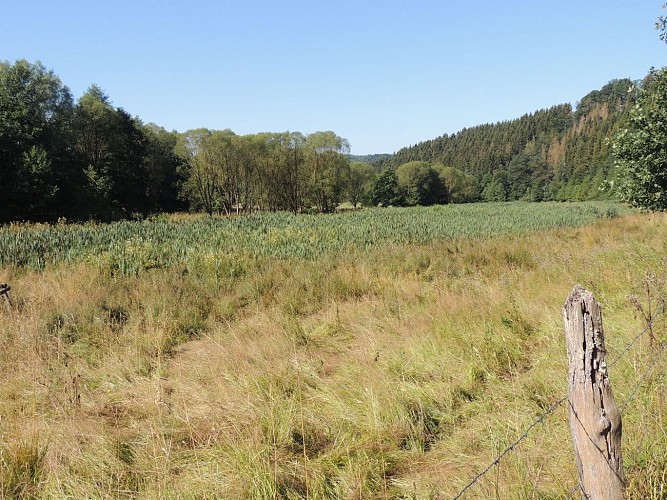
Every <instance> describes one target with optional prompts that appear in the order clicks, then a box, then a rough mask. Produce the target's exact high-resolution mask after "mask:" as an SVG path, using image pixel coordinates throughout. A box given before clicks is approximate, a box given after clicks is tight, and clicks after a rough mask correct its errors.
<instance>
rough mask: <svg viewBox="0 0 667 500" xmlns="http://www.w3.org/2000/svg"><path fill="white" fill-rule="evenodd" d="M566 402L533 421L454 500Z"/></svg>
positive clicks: (563, 399)
mask: <svg viewBox="0 0 667 500" xmlns="http://www.w3.org/2000/svg"><path fill="white" fill-rule="evenodd" d="M566 400H567V397H564V398H562V399H560V400H558V401H556V402H555V403H554V404H552V405H551V406H550V407H549V409H547V411H545V412H544V413H543V414H542V415H541V416H540V417H539V418H538V419H537V420H535V421H534V422H533V423H532V424H530V426H529V427H528V428H527V429H526V430H525V431H524V433H523V434H522V435H521V437H519V439H517V440H516V441H514V442H513V443H512V444H511V445H509V446H508V447H507V448H505V451H503V452H502V453H501V454H500V455H498V457H496V459H495V460H494V461H493V462H491V463H490V464H489V465H488V467H487V468H486V469H484V470H483V471H482V472H480V473H479V474H477V475H476V476H475V477H474V478H472V480H471V481H470V482H469V483H468V484H467V485H466V486H465V488H463V489H462V490H461V491H460V492H459V494H458V495H456V496H455V497H454V500H457V499H458V498H461V496H463V494H464V493H465V492H466V491H467V490H468V489H469V488H471V487H472V486H473V485H474V484H475V483H476V482H477V481H479V480H480V479H481V478H482V477H484V476H485V475H486V473H487V472H489V471H490V470H491V468H492V467H493V466H494V465H496V464H498V463H499V462H500V461H501V460H502V458H503V457H504V456H505V455H507V454H508V453H509V452H510V451H512V450H513V449H514V448H515V447H516V446H517V445H518V444H519V443H520V442H521V441H523V440H524V439H526V438H527V437H528V433H529V432H530V431H531V429H532V428H533V427H535V426H536V425H538V424H539V423H540V422H542V421H543V420H544V419H545V418H547V417H548V416H549V415H551V413H553V411H554V410H555V409H556V408H558V407H559V406H560V405H562V404H563V403H564V402H565V401H566Z"/></svg>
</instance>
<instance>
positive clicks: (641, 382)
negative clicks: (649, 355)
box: [621, 342, 665, 415]
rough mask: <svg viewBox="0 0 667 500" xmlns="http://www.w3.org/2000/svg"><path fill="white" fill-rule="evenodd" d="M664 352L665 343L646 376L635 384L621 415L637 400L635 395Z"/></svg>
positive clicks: (647, 370)
mask: <svg viewBox="0 0 667 500" xmlns="http://www.w3.org/2000/svg"><path fill="white" fill-rule="evenodd" d="M664 351H665V343H664V342H663V344H662V345H661V346H660V348H659V352H658V354H656V356H655V359H654V360H653V362H652V363H651V364H650V366H649V367H648V368H647V369H646V371H645V372H644V374H643V375H642V376H641V377H640V378H639V382H637V384H635V387H634V388H633V389H632V392H630V395H629V396H628V397H627V398H626V399H625V401H624V402H623V406H622V407H621V415H622V414H623V413H624V412H625V409H626V408H627V406H628V405H629V404H630V403H631V402H632V400H633V399H634V398H635V394H636V393H637V391H638V390H639V388H640V387H641V386H642V384H643V383H644V381H645V380H646V379H647V377H648V374H649V373H651V370H653V368H654V367H655V365H657V364H658V361H660V360H661V359H662V354H663V353H664Z"/></svg>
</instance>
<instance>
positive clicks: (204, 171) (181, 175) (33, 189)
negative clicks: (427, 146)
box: [0, 60, 449, 223]
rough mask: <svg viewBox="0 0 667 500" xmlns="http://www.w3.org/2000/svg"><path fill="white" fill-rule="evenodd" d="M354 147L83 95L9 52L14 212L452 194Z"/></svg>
mask: <svg viewBox="0 0 667 500" xmlns="http://www.w3.org/2000/svg"><path fill="white" fill-rule="evenodd" d="M349 152H350V145H349V143H348V141H347V140H346V139H344V138H342V137H339V136H338V135H336V134H335V133H334V132H331V131H325V132H315V133H311V134H307V135H304V134H302V133H300V132H281V133H259V134H253V135H245V136H241V135H237V134H235V133H234V132H232V131H231V130H208V129H196V130H189V131H187V132H184V133H178V132H175V131H171V132H170V131H167V130H165V129H164V128H163V127H160V126H158V125H155V124H152V123H148V124H146V123H143V122H142V121H141V120H140V119H139V118H137V117H133V116H132V115H130V113H128V112H127V111H126V110H124V109H123V108H121V107H115V106H113V105H112V103H111V100H110V99H109V97H108V96H107V95H106V94H105V93H104V92H103V91H102V89H101V88H100V87H99V86H97V85H91V86H90V87H89V88H88V89H87V90H86V91H85V92H84V94H83V95H82V96H81V97H79V98H78V99H76V100H75V99H74V98H73V96H72V94H71V92H70V90H69V89H68V87H67V86H65V85H64V84H63V83H62V81H61V80H60V78H59V77H58V76H57V75H56V74H55V73H54V72H53V71H51V70H47V69H46V68H45V67H44V66H43V65H42V64H41V63H39V62H37V63H34V64H32V63H30V62H28V61H25V60H19V61H16V62H15V63H14V64H10V63H9V62H2V63H0V186H1V188H0V189H1V190H2V191H1V192H0V222H3V223H6V222H10V221H17V220H31V221H49V220H56V219H58V218H61V217H65V218H67V219H73V220H87V219H96V220H112V219H118V218H130V217H136V216H147V215H149V214H152V213H159V212H171V211H178V210H201V211H205V212H207V213H209V214H212V213H223V214H232V213H250V212H252V211H254V210H288V211H292V212H295V213H296V212H302V211H318V212H331V211H333V210H335V209H336V207H337V206H338V205H339V204H340V203H341V202H343V201H351V202H352V204H353V206H354V207H356V206H358V205H359V204H361V203H363V204H369V203H373V204H384V205H388V204H397V205H398V204H400V205H406V204H431V203H445V202H447V201H448V199H449V198H448V196H447V193H446V189H445V187H444V185H443V184H442V183H440V184H438V186H437V187H433V186H430V187H429V189H432V190H433V193H431V194H429V195H426V194H422V193H421V192H418V191H420V190H421V189H422V188H421V187H420V186H419V185H418V184H419V182H421V181H420V180H419V179H421V177H419V176H420V175H422V176H423V174H424V169H423V168H422V167H420V168H417V169H414V168H408V169H403V170H404V171H406V172H404V173H403V174H401V175H400V176H399V177H400V178H397V185H396V190H397V193H395V196H394V195H390V197H389V198H387V196H386V194H387V193H386V189H384V188H385V187H386V186H384V187H382V186H383V183H384V182H385V179H384V178H383V177H382V176H381V175H380V172H379V171H378V169H376V168H373V167H372V166H370V165H369V164H368V163H367V162H360V161H351V160H350V155H349ZM399 173H400V172H399ZM429 175H431V177H429V179H431V180H437V181H438V182H440V181H439V177H437V175H436V176H435V177H433V175H432V174H430V173H429ZM427 177H428V175H427ZM424 179H426V178H424ZM392 196H393V197H392Z"/></svg>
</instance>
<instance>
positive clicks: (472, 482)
mask: <svg viewBox="0 0 667 500" xmlns="http://www.w3.org/2000/svg"><path fill="white" fill-rule="evenodd" d="M664 312H665V308H664V307H663V308H662V309H660V310H659V311H657V312H656V313H655V314H654V315H653V316H652V317H651V318H650V319H649V321H648V322H647V323H646V326H645V327H644V329H643V330H642V331H641V332H639V333H638V334H637V335H636V336H635V337H634V338H633V339H632V340H631V341H630V343H629V344H628V345H627V346H626V347H625V349H623V351H621V353H620V354H619V355H618V356H616V358H614V360H613V361H612V362H611V363H609V365H607V368H611V367H612V366H614V365H615V364H616V363H618V362H619V361H620V360H621V358H623V356H625V355H626V354H627V353H628V352H630V350H631V349H632V348H633V347H634V345H635V344H636V343H637V341H638V340H639V339H640V338H641V337H643V336H644V335H646V333H647V332H648V331H649V330H651V328H652V327H653V322H654V320H655V318H656V317H658V316H660V314H662V313H664ZM664 344H665V343H663V345H661V348H660V351H661V354H662V352H664V350H665V345H664ZM660 357H661V356H660V355H657V356H656V359H655V360H654V361H653V363H652V364H651V366H649V368H648V369H647V370H646V372H645V373H644V375H643V376H642V377H641V378H640V380H639V382H638V383H637V385H636V386H635V388H634V389H633V390H632V392H631V394H630V396H629V397H628V398H627V399H626V400H625V402H624V403H623V406H622V408H621V414H622V413H623V412H624V410H625V408H626V407H627V406H628V404H629V403H630V402H631V401H632V399H633V398H634V395H635V393H636V392H637V390H638V389H639V387H640V386H641V385H642V384H643V382H644V380H645V379H646V378H647V377H648V374H649V372H650V371H651V370H652V369H653V367H654V366H655V365H656V364H657V363H658V360H659V359H660ZM567 400H568V398H567V396H565V397H564V398H561V399H559V400H558V401H556V402H555V403H554V404H552V405H551V406H550V407H549V408H548V409H547V410H546V411H545V412H544V413H543V414H542V415H540V416H539V417H538V418H537V420H535V421H534V422H533V423H532V424H530V425H529V426H528V427H527V428H526V430H525V431H524V432H523V434H521V436H519V438H518V439H517V440H516V441H514V442H513V443H512V444H510V445H509V446H508V447H507V448H505V450H504V451H503V452H502V453H501V454H500V455H498V456H497V457H496V458H495V459H494V460H493V462H491V463H490V464H489V465H488V466H487V467H486V468H485V469H484V470H483V471H481V472H480V473H479V474H477V475H475V476H474V477H473V478H472V479H471V480H470V482H469V483H468V484H466V485H465V487H464V488H463V489H462V490H461V491H460V492H459V493H458V495H456V496H455V497H454V499H453V500H458V499H459V498H461V497H463V494H464V493H465V492H466V491H468V490H469V489H470V488H472V487H473V486H474V485H475V484H476V483H477V482H478V481H479V480H480V479H482V478H483V477H484V476H485V475H486V474H487V473H488V472H489V471H490V470H491V469H492V468H493V467H494V466H495V465H498V464H499V463H500V461H501V460H502V459H503V458H504V457H505V455H507V454H509V453H510V452H511V451H513V450H514V448H516V447H517V446H518V445H519V444H520V443H521V442H522V441H523V440H524V439H526V438H527V437H528V434H529V433H530V431H531V430H532V429H533V428H534V427H535V426H537V425H538V424H540V423H541V422H543V421H544V420H545V419H546V418H547V417H548V416H549V415H551V414H552V413H553V412H554V410H555V409H556V408H558V407H559V406H560V405H562V404H563V403H564V402H565V401H567ZM577 489H580V485H579V483H578V482H577V485H576V486H575V488H574V489H573V491H572V492H570V496H568V500H569V499H570V498H572V497H573V495H574V494H576V490H577Z"/></svg>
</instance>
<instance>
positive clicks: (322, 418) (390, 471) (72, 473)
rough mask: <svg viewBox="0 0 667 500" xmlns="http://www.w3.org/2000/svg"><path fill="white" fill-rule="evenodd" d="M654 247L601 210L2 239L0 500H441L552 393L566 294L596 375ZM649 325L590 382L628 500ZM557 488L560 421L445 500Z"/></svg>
mask: <svg viewBox="0 0 667 500" xmlns="http://www.w3.org/2000/svg"><path fill="white" fill-rule="evenodd" d="M666 242H667V217H666V216H665V214H637V213H633V212H630V211H629V210H626V209H625V208H623V207H622V206H620V205H616V204H611V203H582V204H546V203H545V204H532V205H531V204H522V203H509V204H480V205H461V206H446V207H431V208H416V209H383V210H379V209H378V210H362V211H357V212H348V213H341V214H335V215H330V216H314V215H312V216H311V215H299V216H294V215H289V214H282V213H280V214H258V215H255V216H252V217H247V218H232V219H224V218H215V217H213V218H209V217H198V216H197V217H195V216H162V217H158V218H156V219H153V220H148V221H138V222H120V223H115V224H109V225H97V224H85V225H69V224H57V225H20V224H19V225H12V226H8V227H5V228H2V229H0V262H1V266H2V267H1V268H0V282H2V283H4V282H7V283H9V284H10V285H11V287H12V290H11V293H10V296H11V299H12V307H11V308H10V309H6V310H5V309H3V308H2V307H0V498H1V497H7V498H14V497H18V498H22V497H32V498H256V499H263V498H313V499H315V498H403V499H408V498H414V499H422V498H434V499H435V498H453V497H455V496H456V495H457V494H458V493H459V492H460V491H461V490H462V488H464V487H465V485H466V484H467V483H468V482H469V481H470V479H471V478H472V477H473V476H474V475H475V474H476V473H478V472H480V471H481V470H483V469H484V468H485V467H486V466H487V465H488V464H489V463H491V461H492V460H493V459H494V458H495V457H496V456H498V454H499V453H500V452H502V451H503V450H504V449H505V448H506V447H507V446H508V445H509V444H511V443H512V442H514V441H515V440H516V439H517V438H518V437H519V436H521V434H522V433H523V432H524V431H525V430H526V428H527V427H528V426H530V425H531V424H532V423H533V422H534V421H535V420H536V419H537V418H538V417H540V415H542V414H544V412H545V411H546V410H547V409H549V408H550V407H551V406H552V405H553V404H554V403H555V402H557V401H558V400H559V399H561V398H562V397H563V396H564V395H565V394H566V392H567V380H566V373H567V366H566V364H567V360H566V354H565V346H564V340H563V331H562V330H563V326H562V318H561V307H562V304H563V302H564V300H565V298H566V296H567V294H568V293H569V292H570V290H571V289H572V287H573V286H574V284H575V283H581V284H582V285H584V286H585V287H587V288H588V289H590V290H591V291H592V292H593V293H594V294H595V295H596V297H597V299H598V300H599V301H600V302H601V304H602V306H603V310H604V320H605V329H606V334H607V348H608V351H609V356H610V357H611V358H614V357H616V356H617V355H619V354H621V353H623V352H624V350H625V348H626V346H628V344H630V342H632V341H633V339H635V338H636V335H637V334H638V333H639V332H640V331H642V329H643V328H645V326H646V323H645V316H643V315H642V311H644V312H646V311H648V304H649V302H651V309H652V311H653V312H655V311H656V310H659V309H660V308H661V307H663V306H664V297H665V294H666V293H667V285H666V284H665V276H666V274H665V268H666V262H665V260H664V259H665V255H667V253H666V251H667V248H666ZM640 306H641V309H640ZM664 327H665V319H664V315H660V314H658V315H655V318H654V322H653V324H652V333H653V336H654V337H655V340H651V339H650V338H649V337H647V336H641V337H639V338H638V339H637V340H636V341H635V343H634V344H633V346H632V349H630V350H628V352H627V353H625V354H624V355H623V357H622V358H621V359H620V360H619V361H618V362H617V363H616V364H615V365H614V366H613V368H612V369H610V377H611V381H612V384H613V387H614V392H615V395H616V399H617V401H620V402H621V403H624V404H625V405H624V408H623V430H624V439H623V446H624V449H623V452H624V461H625V470H626V475H627V485H628V496H629V497H630V498H642V499H644V498H649V499H659V498H667V485H666V483H667V433H666V432H665V428H666V426H665V425H664V419H665V417H667V411H666V410H667V403H666V401H667V400H666V397H667V384H666V382H667V376H666V375H665V373H666V370H665V368H667V366H666V365H667V362H666V360H665V356H664V347H661V345H662V344H661V343H664V341H665V340H667V337H666V335H665V330H664ZM649 368H650V369H649ZM576 483H577V473H576V466H575V465H574V460H573V453H572V445H571V442H570V437H569V428H568V424H567V414H566V411H565V407H564V406H561V407H559V408H557V409H556V410H554V412H553V414H551V415H550V416H549V417H548V418H546V419H545V420H544V421H543V422H541V423H540V424H539V425H537V426H536V427H535V428H533V429H532V430H531V431H530V433H529V434H528V436H527V438H526V439H525V440H523V441H522V442H521V444H520V445H519V446H517V447H516V448H515V449H513V450H512V452H511V453H509V454H507V455H506V456H505V457H504V458H503V460H502V461H501V462H500V463H499V464H498V465H497V466H494V467H493V468H492V469H491V471H490V473H489V474H487V475H485V476H484V477H483V478H481V479H480V480H479V481H478V482H477V483H476V484H475V485H474V486H472V487H471V488H470V489H469V490H467V491H466V493H465V496H464V498H568V497H570V496H571V495H572V494H573V491H574V490H573V488H575V487H576Z"/></svg>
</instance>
